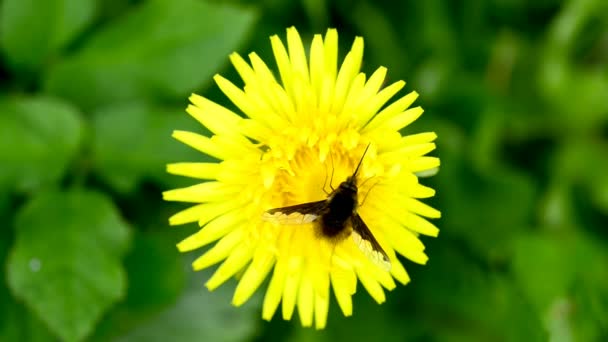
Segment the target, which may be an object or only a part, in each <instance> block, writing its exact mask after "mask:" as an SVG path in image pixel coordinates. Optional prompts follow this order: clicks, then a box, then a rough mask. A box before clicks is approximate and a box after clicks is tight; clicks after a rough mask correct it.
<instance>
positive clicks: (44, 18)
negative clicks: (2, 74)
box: [0, 0, 96, 70]
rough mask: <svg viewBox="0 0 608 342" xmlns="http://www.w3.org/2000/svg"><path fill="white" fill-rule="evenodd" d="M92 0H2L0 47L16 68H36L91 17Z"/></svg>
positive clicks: (84, 25)
mask: <svg viewBox="0 0 608 342" xmlns="http://www.w3.org/2000/svg"><path fill="white" fill-rule="evenodd" d="M95 6H96V1H95V0H5V1H3V2H2V3H0V48H1V49H2V50H3V51H4V54H5V55H6V57H7V59H8V62H9V64H12V66H13V67H14V68H15V69H17V70H21V69H25V70H36V69H38V68H40V67H41V66H42V65H43V63H45V62H46V61H48V60H49V59H50V58H51V57H53V56H54V55H57V54H58V52H59V50H60V49H61V48H63V47H64V46H65V45H66V44H67V43H69V42H71V41H72V40H73V39H74V37H75V36H76V35H77V34H79V33H81V32H82V31H83V29H84V28H86V27H87V26H88V25H89V24H90V23H91V20H92V19H93V16H94V14H95Z"/></svg>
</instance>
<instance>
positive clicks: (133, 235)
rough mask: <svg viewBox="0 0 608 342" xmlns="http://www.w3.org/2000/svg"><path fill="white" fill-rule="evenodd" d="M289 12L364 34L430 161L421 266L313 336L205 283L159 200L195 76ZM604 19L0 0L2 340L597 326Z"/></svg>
mask: <svg viewBox="0 0 608 342" xmlns="http://www.w3.org/2000/svg"><path fill="white" fill-rule="evenodd" d="M292 25H295V26H296V27H297V28H298V29H299V31H300V33H301V35H302V36H303V38H304V39H305V40H310V38H311V36H312V34H313V33H319V32H321V33H322V32H324V31H325V30H326V28H327V27H337V28H338V30H339V35H340V48H341V56H344V51H346V49H348V48H349V47H350V44H351V43H352V39H353V37H354V36H356V35H362V36H363V37H364V38H365V45H366V49H365V60H364V65H363V68H364V71H365V72H366V73H368V74H369V73H371V72H372V71H373V70H374V69H375V68H377V67H378V66H380V65H384V66H386V67H388V69H389V73H388V75H389V81H394V80H398V79H404V80H406V81H408V90H416V91H418V92H419V93H420V98H419V100H418V101H417V104H419V105H421V106H422V107H424V108H425V115H423V117H422V118H421V119H420V120H419V121H418V122H416V123H415V124H413V125H412V126H411V127H408V128H407V130H406V131H404V132H403V133H404V134H409V133H414V132H420V131H425V130H429V131H435V132H437V134H438V137H439V138H438V141H437V145H438V149H437V151H436V152H434V153H435V154H436V155H437V156H439V157H440V158H441V163H442V166H441V170H440V172H439V174H438V175H437V176H435V177H433V178H431V179H428V180H427V179H423V180H422V182H423V183H424V184H428V185H430V186H432V187H434V188H435V189H437V196H436V197H435V198H433V199H432V200H431V202H432V205H434V206H435V207H437V208H438V209H440V210H441V211H442V214H443V215H442V217H443V218H442V219H441V220H440V221H438V222H437V225H438V226H439V227H440V228H441V234H440V236H439V237H438V238H437V239H424V242H425V244H426V245H427V254H428V255H429V262H428V265H426V266H418V265H414V264H409V263H408V264H406V267H407V270H408V272H409V273H410V276H411V279H412V281H411V283H410V284H408V285H407V286H405V287H403V286H398V287H397V288H396V289H395V290H393V291H392V292H391V293H388V294H387V302H386V303H385V304H383V305H377V304H376V303H375V302H373V300H372V299H370V298H369V296H367V294H366V293H365V291H364V289H363V288H362V287H361V286H359V291H358V293H357V294H356V296H355V298H354V316H353V317H349V318H345V317H343V315H342V314H341V312H340V310H339V308H338V306H337V304H336V303H335V302H332V304H331V305H330V314H329V322H328V327H327V329H326V330H324V331H321V332H318V331H314V330H311V329H304V328H301V327H299V325H298V323H297V318H295V319H294V321H295V322H283V321H282V320H281V319H280V317H275V318H274V319H273V320H272V322H270V323H266V322H264V321H262V320H261V318H260V317H259V315H260V302H261V293H258V294H257V295H256V296H254V298H253V299H252V300H251V301H250V302H248V303H246V304H245V305H244V307H243V308H233V307H232V306H231V305H230V298H231V293H232V290H233V288H231V286H230V285H226V286H223V287H220V288H219V289H218V290H216V291H215V292H212V293H209V292H208V291H207V290H206V289H205V288H204V287H203V285H202V284H203V283H204V282H205V281H206V279H208V278H209V276H210V273H209V272H211V271H212V270H210V271H209V272H201V273H196V274H195V273H193V272H192V270H191V269H190V267H189V266H188V263H189V261H190V260H189V258H185V257H184V256H182V255H180V254H179V253H178V252H177V251H176V249H175V247H174V244H175V243H176V242H178V241H179V240H180V239H182V238H183V237H184V236H187V235H188V234H189V233H191V232H192V230H193V229H196V228H197V227H192V226H187V227H180V228H173V229H171V228H168V227H167V218H168V217H169V215H170V213H173V212H175V211H176V210H177V209H179V208H183V207H180V206H178V207H177V209H176V207H174V205H172V204H168V203H162V202H161V199H160V192H161V191H162V190H165V189H170V188H175V187H179V186H183V185H187V184H191V182H190V181H188V180H185V179H180V178H178V177H171V176H168V175H167V174H166V173H165V165H166V164H167V163H168V162H175V161H205V158H206V157H204V156H202V155H201V154H200V153H197V152H196V151H193V150H191V149H188V148H187V147H185V146H183V145H182V144H180V143H178V142H175V141H174V140H173V139H171V138H170V135H171V131H172V130H174V129H182V130H190V131H198V132H201V133H203V134H207V133H208V132H207V131H205V130H204V129H203V128H202V127H200V125H198V124H197V123H196V122H195V120H192V119H191V118H190V117H188V115H187V114H185V112H184V108H185V106H186V103H187V97H188V96H189V95H190V93H192V92H196V93H199V94H202V95H205V96H207V97H209V98H211V99H212V100H214V101H217V102H220V103H223V104H226V103H227V101H226V97H225V96H224V95H222V94H220V92H219V91H218V89H217V87H215V86H213V85H212V84H213V82H212V81H211V80H212V76H213V74H215V73H221V74H222V75H225V76H226V77H227V78H229V79H232V80H237V78H238V76H237V75H236V73H235V71H234V70H233V69H232V68H231V67H229V62H228V55H229V54H230V53H231V52H233V51H238V52H239V53H241V55H243V56H246V54H247V53H248V52H250V51H256V52H258V53H259V54H260V55H261V56H262V57H263V58H264V59H265V60H266V61H267V62H268V64H269V66H270V67H274V64H273V63H272V54H271V49H270V46H269V41H268V36H269V35H271V34H279V35H281V36H282V35H283V34H284V32H285V31H284V30H285V27H288V26H292ZM607 35H608V5H607V2H605V1H602V0H568V1H561V0H545V1H536V2H531V1H500V0H490V1H482V0H463V1H456V2H445V1H439V0H429V1H402V2H396V1H392V2H390V1H385V2H375V1H371V0H359V1H346V0H338V1H324V0H303V1H287V0H265V1H256V2H254V1H245V0H231V1H229V2H228V3H227V2H223V1H216V0H173V1H166V0H142V1H118V0H112V1H101V0H78V1H75V0H63V1H61V0H47V1H42V0H0V219H1V221H0V222H1V224H0V264H1V265H2V268H1V270H2V271H1V273H2V275H3V276H2V277H0V279H1V280H0V341H57V340H66V341H81V340H91V341H167V340H174V341H193V340H194V341H196V340H205V341H206V340H209V341H239V340H250V341H283V340H292V341H333V340H348V341H364V340H365V341H369V340H382V341H403V340H415V341H543V340H547V339H552V340H562V341H602V340H606V339H608V232H607V230H606V227H607V222H608V177H606V175H607V174H608V101H606V97H607V96H606V94H608V73H607V72H606V71H607V70H608V52H607V50H606V36H607ZM237 83H238V81H237ZM186 259H188V260H186ZM275 316H279V315H275Z"/></svg>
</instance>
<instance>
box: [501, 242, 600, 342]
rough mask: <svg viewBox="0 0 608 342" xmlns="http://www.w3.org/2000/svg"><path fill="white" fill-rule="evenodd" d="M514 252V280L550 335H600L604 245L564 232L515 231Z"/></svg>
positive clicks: (584, 337)
mask: <svg viewBox="0 0 608 342" xmlns="http://www.w3.org/2000/svg"><path fill="white" fill-rule="evenodd" d="M514 251H515V253H514V256H515V257H514V259H513V265H512V268H513V274H514V275H515V279H516V281H517V283H518V284H519V286H520V287H521V289H522V290H523V292H524V294H525V296H526V298H527V299H528V300H529V301H530V302H531V303H533V305H534V306H535V308H536V310H537V311H538V312H539V314H540V315H541V316H542V317H543V319H544V321H545V325H546V326H547V328H548V329H549V332H550V334H551V335H553V336H578V337H579V338H580V340H581V341H582V340H585V341H593V340H601V338H600V336H602V334H605V332H606V329H607V328H608V320H607V319H606V317H607V316H606V314H607V313H608V300H607V299H606V298H608V253H606V251H605V246H603V245H602V244H599V243H598V242H597V241H594V240H592V239H590V238H588V237H586V236H585V235H583V234H581V233H576V231H570V232H567V233H564V234H555V233H554V234H551V235H549V234H534V235H532V234H526V235H521V236H519V238H518V239H517V240H516V243H515V244H514ZM575 340H578V339H575Z"/></svg>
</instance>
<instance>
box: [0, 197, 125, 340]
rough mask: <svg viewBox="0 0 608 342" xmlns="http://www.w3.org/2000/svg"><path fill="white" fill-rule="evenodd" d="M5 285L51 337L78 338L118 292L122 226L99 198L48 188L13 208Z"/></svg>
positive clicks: (121, 272)
mask: <svg viewBox="0 0 608 342" xmlns="http://www.w3.org/2000/svg"><path fill="white" fill-rule="evenodd" d="M15 229H16V241H15V245H14V246H13V248H12V252H11V256H10V259H9V263H8V284H9V287H10V289H11V290H12V292H13V294H14V295H15V296H16V297H17V298H19V299H21V300H22V301H24V302H25V303H26V305H27V306H28V307H29V308H30V310H32V311H33V312H34V313H35V314H36V315H37V316H38V317H39V318H40V319H42V320H43V321H44V322H45V323H46V324H47V325H48V326H49V328H50V329H51V331H52V332H53V333H54V334H55V335H57V336H58V337H59V338H61V339H63V340H68V341H75V340H81V339H83V338H84V337H86V336H87V335H89V334H90V333H91V331H92V330H93V328H94V326H95V324H96V322H97V321H98V320H99V318H100V317H101V315H102V314H103V313H104V312H105V311H106V310H107V309H108V308H110V307H111V306H112V305H113V304H114V303H116V302H117V301H118V300H119V299H120V298H122V297H123V296H124V294H125V290H126V277H125V273H124V270H123V267H122V265H121V257H122V256H123V255H124V254H125V252H126V250H127V247H128V241H129V229H128V227H127V226H126V225H125V223H124V222H123V221H122V219H121V218H120V216H119V215H118V212H117V211H116V208H115V207H114V206H113V204H112V203H111V202H110V201H109V200H108V199H107V198H106V197H105V196H103V195H101V194H98V193H94V192H86V191H71V192H50V193H43V194H41V195H38V196H37V197H36V198H34V199H33V200H31V202H29V203H28V204H27V205H26V206H25V207H24V208H22V209H21V210H20V212H19V213H18V215H17V218H16V222H15Z"/></svg>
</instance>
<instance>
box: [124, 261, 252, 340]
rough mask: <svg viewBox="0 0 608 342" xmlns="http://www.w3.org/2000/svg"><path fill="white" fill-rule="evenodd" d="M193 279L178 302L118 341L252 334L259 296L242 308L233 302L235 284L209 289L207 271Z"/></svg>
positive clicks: (240, 337) (242, 337)
mask: <svg viewBox="0 0 608 342" xmlns="http://www.w3.org/2000/svg"><path fill="white" fill-rule="evenodd" d="M203 274H205V276H201V272H199V273H198V274H196V276H194V277H193V278H192V280H193V281H192V282H191V285H190V286H189V288H188V289H187V290H186V291H185V292H184V293H183V295H182V296H181V297H180V298H179V299H178V300H177V302H176V303H175V305H174V306H173V307H171V308H169V309H167V310H165V311H164V312H162V313H161V314H159V315H158V316H157V317H154V318H152V319H151V320H149V321H148V322H146V323H144V324H142V325H140V326H138V327H137V328H135V329H134V330H133V331H131V332H129V333H128V334H126V335H125V336H123V337H121V338H119V339H117V340H116V341H117V342H127V341H128V342H132V341H142V342H155V341H158V342H164V341H174V342H182V341H183V342H187V341H244V340H248V339H250V338H251V337H252V336H253V333H254V331H255V330H254V329H255V327H256V325H257V324H258V322H259V321H260V320H261V318H260V302H261V297H260V296H259V295H256V296H254V297H253V298H252V299H250V300H249V301H248V302H247V303H246V304H244V305H243V307H240V308H235V307H234V306H232V305H231V304H230V301H231V298H232V294H233V291H234V287H232V288H231V286H229V285H228V284H225V285H223V286H221V287H220V288H218V289H217V290H215V291H213V292H209V291H208V290H207V289H205V288H204V287H203V286H202V284H203V283H204V280H203V279H202V278H206V277H208V276H209V275H208V272H203Z"/></svg>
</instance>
